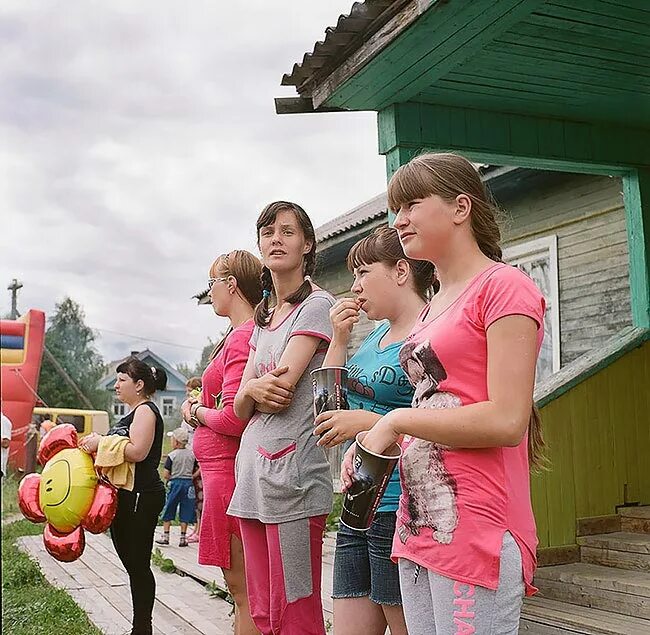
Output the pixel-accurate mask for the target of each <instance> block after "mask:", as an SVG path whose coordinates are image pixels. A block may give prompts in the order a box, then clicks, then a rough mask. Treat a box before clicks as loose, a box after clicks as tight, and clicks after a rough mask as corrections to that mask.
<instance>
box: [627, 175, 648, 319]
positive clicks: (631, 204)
mask: <svg viewBox="0 0 650 635" xmlns="http://www.w3.org/2000/svg"><path fill="white" fill-rule="evenodd" d="M623 188H624V200H625V211H626V219H627V231H628V237H629V238H628V243H629V251H630V255H629V258H630V291H631V294H630V295H631V298H632V320H633V323H634V325H635V326H640V327H643V328H650V170H642V169H638V170H634V171H633V172H631V173H630V174H628V175H626V176H625V177H624V178H623Z"/></svg>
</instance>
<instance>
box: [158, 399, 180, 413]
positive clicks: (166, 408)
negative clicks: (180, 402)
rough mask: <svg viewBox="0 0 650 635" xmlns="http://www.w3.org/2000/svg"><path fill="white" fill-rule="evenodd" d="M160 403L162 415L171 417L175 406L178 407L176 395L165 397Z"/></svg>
mask: <svg viewBox="0 0 650 635" xmlns="http://www.w3.org/2000/svg"><path fill="white" fill-rule="evenodd" d="M160 405H161V406H162V416H163V417H171V416H172V414H174V408H176V397H163V398H162V399H161V400H160Z"/></svg>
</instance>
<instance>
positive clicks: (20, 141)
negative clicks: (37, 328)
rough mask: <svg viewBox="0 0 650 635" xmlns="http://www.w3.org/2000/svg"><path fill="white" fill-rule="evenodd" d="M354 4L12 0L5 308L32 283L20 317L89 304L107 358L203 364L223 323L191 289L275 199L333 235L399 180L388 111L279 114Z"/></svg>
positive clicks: (1, 234)
mask: <svg viewBox="0 0 650 635" xmlns="http://www.w3.org/2000/svg"><path fill="white" fill-rule="evenodd" d="M351 2H352V0H338V1H336V0H327V1H325V0H321V1H317V0H303V1H302V2H299V3H297V2H292V1H289V0H283V1H276V2H268V1H266V0H253V1H251V0H249V1H248V2H245V3H237V2H229V3H226V2H219V1H215V0H210V1H204V0H193V1H192V2H191V3H181V2H170V1H169V0H156V1H155V2H154V1H152V0H146V1H145V0H120V1H118V0H100V1H97V2H75V3H69V2H42V1H41V2H32V1H29V0H11V1H10V0H3V2H2V7H1V8H0V140H1V141H2V143H0V174H2V178H0V214H1V216H2V223H1V225H2V226H1V229H0V284H1V285H2V287H1V288H0V298H1V301H0V312H1V313H2V314H5V313H7V312H8V310H9V307H10V296H9V292H8V291H5V288H6V286H7V284H9V282H10V281H11V279H12V278H14V277H17V278H18V279H19V280H20V281H21V282H22V283H23V284H24V288H23V289H22V290H21V292H20V295H19V309H20V310H21V311H23V312H24V311H26V310H27V309H28V308H30V307H35V308H41V309H44V310H45V311H46V313H51V312H52V310H53V308H54V305H55V303H56V302H60V301H61V300H62V299H63V298H64V297H65V296H66V295H69V296H70V297H72V298H73V299H74V300H76V301H77V302H79V303H80V304H81V305H82V306H83V308H84V310H85V312H86V320H87V323H88V324H89V325H90V326H92V327H93V328H95V329H101V330H98V335H99V336H100V337H99V339H98V347H99V350H100V352H101V353H102V354H103V355H104V357H105V359H106V360H110V359H116V358H119V357H122V356H123V355H125V354H127V353H128V352H129V351H130V350H135V349H142V348H144V347H145V346H149V347H150V348H151V349H152V350H154V351H156V352H158V353H159V354H160V355H162V356H163V357H165V358H166V359H168V360H169V361H171V362H172V363H178V362H182V361H186V362H191V363H192V362H194V361H196V360H197V359H198V356H199V354H200V349H201V348H202V346H203V345H204V344H205V343H206V342H207V338H208V336H212V337H213V338H214V337H216V335H217V334H218V332H219V331H220V330H221V329H222V328H223V326H224V323H223V321H220V320H219V319H218V318H216V317H215V316H214V314H213V313H212V311H211V309H210V308H209V307H196V305H195V301H192V300H190V296H192V294H193V293H195V292H197V291H199V290H201V289H203V288H204V287H205V280H206V278H207V270H208V268H209V266H210V264H211V262H212V260H213V259H214V257H216V256H217V255H218V254H220V253H223V252H225V251H229V250H231V249H235V248H247V249H251V250H254V251H255V252H256V247H255V229H254V224H255V219H256V217H257V215H258V213H259V211H260V210H261V209H262V207H263V206H264V205H265V204H266V203H268V202H270V201H272V200H277V199H288V200H295V201H297V202H299V203H300V204H302V205H303V206H304V207H305V208H306V210H307V211H308V213H309V214H310V215H311V217H312V220H313V222H314V224H315V225H316V226H318V225H320V224H322V223H324V222H325V221H327V220H330V219H331V218H334V217H335V216H337V215H339V214H341V213H343V212H345V211H347V210H348V209H350V208H352V207H354V206H356V205H358V204H359V203H362V202H363V201H365V200H367V199H368V198H370V197H372V196H374V195H376V194H378V193H379V192H381V191H382V189H383V188H384V186H385V168H384V160H383V157H380V156H379V155H378V154H377V140H376V139H377V134H376V117H375V115H374V114H373V113H350V114H347V113H341V114H338V113H337V114H321V115H284V116H278V115H276V114H275V112H274V106H273V98H274V97H278V96H289V95H294V94H295V92H294V90H293V89H292V88H290V87H285V88H283V87H281V86H280V80H281V78H282V74H283V73H285V72H288V71H290V69H291V68H292V65H293V63H294V62H296V61H299V60H301V59H302V55H303V53H304V52H305V51H308V50H309V51H311V50H312V47H313V44H314V42H316V41H317V40H320V39H323V37H324V30H325V28H326V27H327V26H328V25H334V24H336V20H337V18H338V16H339V14H340V13H348V12H349V9H350V7H351ZM109 331H113V332H118V333H123V334H127V335H116V334H115V333H111V332H109ZM140 338H144V339H140ZM155 340H158V341H160V342H170V343H174V344H180V345H183V347H180V346H169V345H166V344H161V343H158V342H156V341H155Z"/></svg>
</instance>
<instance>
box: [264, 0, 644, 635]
mask: <svg viewBox="0 0 650 635" xmlns="http://www.w3.org/2000/svg"><path fill="white" fill-rule="evenodd" d="M649 34H650V9H649V7H648V6H646V3H642V2H637V1H635V0H620V1H617V2H612V1H611V0H581V1H580V2H569V1H568V0H500V1H499V2H494V1H493V0H473V1H472V2H465V1H462V0H447V1H441V0H438V1H432V0H397V1H392V2H391V1H388V0H385V1H381V0H377V1H371V0H368V1H366V2H357V3H355V4H354V5H353V7H352V10H351V13H350V15H348V16H341V18H339V20H338V23H337V24H336V26H335V27H330V28H328V29H327V31H326V36H325V38H324V40H323V41H322V42H317V43H316V44H315V46H314V49H313V51H312V52H309V53H307V54H305V55H304V57H303V58H302V60H301V62H299V63H297V64H295V65H294V67H293V69H292V71H291V72H290V73H289V74H287V75H285V76H284V78H283V80H282V83H283V84H284V85H293V86H295V87H296V90H297V93H298V96H297V97H295V98H279V99H277V100H276V110H277V112H278V113H295V112H332V111H342V112H345V111H359V110H369V111H375V112H377V126H378V137H379V152H380V153H381V154H382V155H384V156H385V157H386V167H387V176H388V177H390V176H391V175H392V174H393V173H394V171H395V170H396V169H397V168H398V167H399V166H400V165H402V164H404V163H405V162H407V161H408V160H409V159H410V158H411V157H413V156H414V155H416V154H417V153H419V152H421V151H423V150H451V151H457V152H459V153H461V154H463V155H465V156H466V157H468V158H470V159H471V160H472V161H475V162H476V163H479V164H482V165H496V166H516V167H517V170H515V171H513V170H512V169H509V168H501V170H502V171H503V174H502V175H501V176H500V177H496V176H495V180H494V183H493V184H491V187H493V189H498V188H497V187H496V186H497V185H498V180H500V185H501V186H502V187H503V188H504V189H503V190H502V192H501V194H500V195H499V194H498V193H497V197H498V198H499V200H500V201H501V203H502V205H504V207H505V208H506V209H507V210H508V212H509V213H510V217H511V218H510V222H509V223H508V226H507V228H506V247H507V248H508V251H507V252H506V257H508V258H509V259H510V260H511V261H513V262H515V263H516V264H520V265H521V266H522V267H523V268H525V269H527V270H528V271H530V272H534V273H535V275H539V274H540V271H541V270H540V266H541V268H542V269H543V268H544V266H545V265H544V264H543V263H542V261H541V260H540V258H541V257H542V256H543V259H545V260H547V261H549V263H550V260H552V259H554V260H555V262H556V270H555V271H550V270H549V271H548V272H543V275H544V276H545V277H546V278H547V279H548V280H549V283H550V284H551V285H556V291H554V290H553V289H552V288H550V289H544V290H545V292H546V293H547V295H549V297H550V298H551V311H550V313H549V315H548V316H547V317H548V320H549V324H547V325H546V326H547V329H548V328H549V327H550V328H551V329H553V330H552V337H551V340H552V344H553V346H552V350H551V351H550V357H548V359H549V360H550V365H551V370H552V371H554V372H552V373H548V374H547V376H546V378H545V379H543V381H541V382H540V383H539V384H538V386H537V390H536V399H537V403H538V405H539V406H540V407H541V409H542V418H543V424H544V429H545V434H546V438H547V443H548V446H549V459H550V462H551V467H550V469H549V470H548V471H544V472H542V473H539V474H535V475H534V477H533V506H534V510H535V516H536V520H537V525H538V534H539V540H540V545H539V552H538V556H539V560H540V563H541V564H547V565H552V564H555V565H558V564H560V563H562V565H561V566H548V567H543V568H541V569H539V570H538V574H537V578H536V579H537V584H538V586H539V587H540V591H541V593H540V596H541V597H540V598H538V599H534V600H533V601H531V602H527V604H526V608H525V611H524V619H523V620H522V627H521V628H522V632H534V633H560V632H578V633H632V632H634V633H636V632H639V633H641V632H650V584H649V583H648V579H649V578H650V536H649V535H648V532H650V518H649V517H648V507H644V505H645V506H647V505H649V504H650V468H649V466H648V457H650V341H649V340H650V151H649V148H650V63H649V62H650V56H649V55H648V46H649V45H650V36H649ZM341 116H345V115H344V114H342V115H341ZM369 151H372V149H371V148H369ZM332 238H333V237H327V238H324V239H323V240H324V243H323V244H325V243H327V241H330V242H332V243H333V242H334V241H333V240H332ZM339 240H343V239H342V238H340V237H339ZM545 254H551V257H550V258H547V256H546V255H545ZM553 254H554V255H553ZM535 270H536V271H535ZM556 298H557V301H556V302H555V307H553V300H554V299H556Z"/></svg>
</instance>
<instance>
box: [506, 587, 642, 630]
mask: <svg viewBox="0 0 650 635" xmlns="http://www.w3.org/2000/svg"><path fill="white" fill-rule="evenodd" d="M519 633H520V635H523V634H526V635H560V634H562V633H580V634H581V635H646V634H647V633H650V621H648V620H644V619H639V618H636V617H630V616H627V615H619V614H617V613H611V612H609V611H602V610H599V609H594V608H589V607H584V606H577V605H575V604H570V603H569V602H560V601H559V600H552V599H548V598H542V597H537V596H535V597H532V598H526V600H525V601H524V607H523V610H522V613H521V625H520V627H519Z"/></svg>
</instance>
